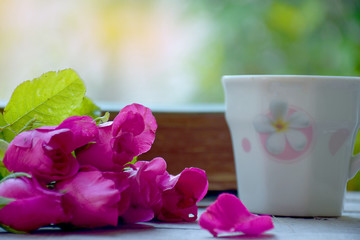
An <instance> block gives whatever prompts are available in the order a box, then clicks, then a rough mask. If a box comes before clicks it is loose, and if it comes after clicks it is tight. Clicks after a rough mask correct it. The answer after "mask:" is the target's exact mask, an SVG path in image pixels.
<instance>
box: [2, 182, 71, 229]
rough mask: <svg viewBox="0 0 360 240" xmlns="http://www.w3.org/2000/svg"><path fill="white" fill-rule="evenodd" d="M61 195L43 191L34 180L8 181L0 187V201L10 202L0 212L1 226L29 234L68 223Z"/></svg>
mask: <svg viewBox="0 0 360 240" xmlns="http://www.w3.org/2000/svg"><path fill="white" fill-rule="evenodd" d="M62 196H63V194H60V193H57V192H55V191H50V190H47V189H43V188H42V187H41V186H40V184H39V183H38V182H37V181H36V179H35V178H28V177H18V178H10V179H7V180H5V181H4V182H2V183H0V197H4V198H9V199H10V200H11V202H10V203H8V204H7V205H6V206H4V207H3V208H1V209H0V223H1V224H3V225H6V226H8V227H11V228H12V229H15V230H17V231H24V232H30V231H33V230H36V229H38V228H39V227H42V226H46V225H49V224H52V223H53V224H58V223H61V222H64V221H68V219H69V217H68V216H67V215H66V214H65V213H64V211H63V208H62V206H61V199H62Z"/></svg>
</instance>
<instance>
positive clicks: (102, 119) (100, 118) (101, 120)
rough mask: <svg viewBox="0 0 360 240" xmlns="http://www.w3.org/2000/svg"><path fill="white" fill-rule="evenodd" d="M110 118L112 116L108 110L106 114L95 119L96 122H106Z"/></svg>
mask: <svg viewBox="0 0 360 240" xmlns="http://www.w3.org/2000/svg"><path fill="white" fill-rule="evenodd" d="M109 118H110V113H109V112H106V113H105V114H104V116H102V117H98V118H96V119H95V121H96V124H100V123H106V122H107V121H109Z"/></svg>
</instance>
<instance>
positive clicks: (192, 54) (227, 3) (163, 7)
mask: <svg viewBox="0 0 360 240" xmlns="http://www.w3.org/2000/svg"><path fill="white" fill-rule="evenodd" d="M0 36H1V37H0V85H1V88H0V101H3V102H6V101H7V100H8V99H9V97H10V94H11V92H12V90H13V89H14V88H15V87H16V85H18V84H19V83H20V82H22V81H24V80H27V79H32V78H34V77H38V76H40V75H41V74H42V73H44V72H47V71H49V70H57V69H62V68H67V67H71V68H74V69H75V70H76V71H77V72H78V73H79V74H80V76H82V78H83V79H84V81H85V84H86V86H87V88H88V93H87V95H88V96H89V97H90V98H92V99H93V100H94V101H95V102H97V103H101V102H110V103H112V104H115V105H116V104H124V103H125V104H127V103H131V102H139V103H142V104H145V105H167V106H168V107H171V106H174V105H181V104H209V103H214V104H223V102H224V94H223V89H222V86H221V82H220V79H221V76H222V75H225V74H226V75H229V74H301V75H340V76H341V75H343V76H359V75H360V1H359V0H346V1H342V0H220V1H219V0H196V1H193V0H174V1H168V0H137V1H132V0H103V1H98V0H77V1H73V0H62V1H48V0H27V1H23V0H1V1H0ZM357 142H358V144H357V145H356V147H355V148H356V149H355V152H359V151H360V150H358V149H360V138H359V139H358V141H357ZM348 189H349V190H360V174H358V175H357V176H356V177H355V178H354V179H353V180H352V181H350V182H349V184H348Z"/></svg>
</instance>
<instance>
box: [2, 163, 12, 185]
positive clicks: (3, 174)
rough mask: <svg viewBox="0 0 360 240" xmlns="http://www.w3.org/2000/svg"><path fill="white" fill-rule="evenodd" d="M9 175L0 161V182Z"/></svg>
mask: <svg viewBox="0 0 360 240" xmlns="http://www.w3.org/2000/svg"><path fill="white" fill-rule="evenodd" d="M9 174H10V172H9V170H7V168H6V167H5V165H4V163H3V161H0V181H1V180H2V179H3V178H4V177H6V176H7V175H9Z"/></svg>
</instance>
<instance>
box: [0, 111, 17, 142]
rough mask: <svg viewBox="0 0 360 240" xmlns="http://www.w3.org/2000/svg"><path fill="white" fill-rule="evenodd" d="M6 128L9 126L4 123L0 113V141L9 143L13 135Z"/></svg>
mask: <svg viewBox="0 0 360 240" xmlns="http://www.w3.org/2000/svg"><path fill="white" fill-rule="evenodd" d="M8 126H9V124H8V123H7V122H6V121H5V119H4V115H3V114H2V113H0V139H4V140H5V141H7V142H10V141H11V140H12V139H13V138H14V137H15V133H14V132H13V131H11V130H10V129H9V128H8Z"/></svg>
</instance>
